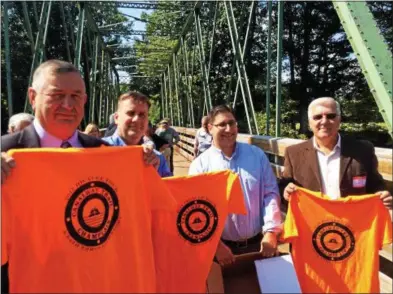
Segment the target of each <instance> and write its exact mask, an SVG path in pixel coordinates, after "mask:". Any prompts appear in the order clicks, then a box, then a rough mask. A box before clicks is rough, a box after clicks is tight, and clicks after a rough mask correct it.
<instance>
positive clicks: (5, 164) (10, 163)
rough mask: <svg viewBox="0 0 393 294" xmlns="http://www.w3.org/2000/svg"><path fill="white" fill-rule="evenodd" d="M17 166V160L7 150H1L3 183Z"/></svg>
mask: <svg viewBox="0 0 393 294" xmlns="http://www.w3.org/2000/svg"><path fill="white" fill-rule="evenodd" d="M14 167H15V160H14V159H13V158H12V157H11V156H9V155H8V154H7V153H5V152H1V183H2V184H3V183H4V181H5V180H6V179H7V177H8V176H9V175H10V174H11V169H12V168H14Z"/></svg>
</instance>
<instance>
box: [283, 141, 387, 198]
mask: <svg viewBox="0 0 393 294" xmlns="http://www.w3.org/2000/svg"><path fill="white" fill-rule="evenodd" d="M337 172H338V173H339V180H340V191H341V197H345V196H348V195H362V194H368V193H375V192H378V191H382V190H385V189H386V188H385V183H384V180H383V178H382V176H381V175H380V174H379V172H378V159H377V157H376V156H375V150H374V146H373V145H372V144H371V142H369V141H364V140H356V139H352V138H350V137H344V136H341V155H340V170H338V171H337ZM358 176H363V177H366V185H365V186H364V187H354V186H353V179H354V177H358ZM288 182H293V183H295V184H296V185H298V186H301V187H304V188H306V189H309V190H312V191H318V192H319V191H321V190H322V177H321V171H320V168H319V164H318V157H317V153H316V150H315V149H314V146H313V139H312V138H311V139H310V140H308V141H306V142H303V143H300V144H296V145H292V146H289V147H287V149H286V151H285V162H284V173H283V184H285V185H286V184H287V183H288Z"/></svg>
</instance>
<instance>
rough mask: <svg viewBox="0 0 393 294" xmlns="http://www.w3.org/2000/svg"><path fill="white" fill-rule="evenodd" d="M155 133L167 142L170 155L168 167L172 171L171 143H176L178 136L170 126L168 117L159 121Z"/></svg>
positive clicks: (178, 139)
mask: <svg viewBox="0 0 393 294" xmlns="http://www.w3.org/2000/svg"><path fill="white" fill-rule="evenodd" d="M156 134H157V135H158V136H159V137H161V138H163V139H164V140H166V141H167V142H168V144H169V148H170V151H171V153H170V155H169V162H170V169H171V172H172V173H173V144H176V143H177V142H179V141H180V136H179V134H178V133H177V132H176V130H175V129H174V128H172V127H171V121H170V120H169V119H168V118H165V119H163V120H162V121H160V123H159V125H158V128H157V130H156Z"/></svg>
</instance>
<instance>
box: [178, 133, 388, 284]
mask: <svg viewBox="0 0 393 294" xmlns="http://www.w3.org/2000/svg"><path fill="white" fill-rule="evenodd" d="M174 128H175V130H176V131H177V132H178V133H179V135H180V142H178V144H177V146H175V148H176V151H177V152H179V153H180V154H181V155H182V156H184V157H185V158H186V159H188V160H189V161H192V160H193V157H194V147H193V143H192V142H193V141H194V140H195V134H196V131H197V130H196V129H192V128H184V127H174ZM238 141H241V142H245V143H248V144H253V145H256V146H258V147H260V148H261V149H262V150H264V151H265V152H266V153H267V154H271V155H276V156H279V157H280V158H281V159H282V158H283V156H284V154H285V148H287V147H288V146H291V145H294V144H299V143H301V142H303V141H304V140H299V139H291V138H274V137H269V136H256V135H248V134H239V135H238ZM375 153H376V156H377V158H378V171H379V172H380V173H381V174H382V176H383V177H384V180H385V183H386V184H387V186H388V189H389V191H390V192H391V193H392V192H393V191H392V190H393V188H392V187H393V182H392V174H393V173H392V150H391V149H387V148H375ZM271 166H272V168H273V171H274V172H275V174H276V177H277V178H281V175H282V171H283V169H284V167H283V166H282V165H278V164H275V163H273V162H271ZM390 216H391V217H392V210H390ZM392 268H393V257H392V245H391V244H390V245H387V246H384V248H383V249H382V250H381V251H380V276H381V277H382V278H383V282H384V283H387V284H388V285H390V287H391V285H392ZM389 289H390V288H389Z"/></svg>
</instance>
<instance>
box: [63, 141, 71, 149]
mask: <svg viewBox="0 0 393 294" xmlns="http://www.w3.org/2000/svg"><path fill="white" fill-rule="evenodd" d="M60 147H61V148H70V147H72V145H71V144H70V143H69V142H68V141H63V142H62V143H61V145H60Z"/></svg>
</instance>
